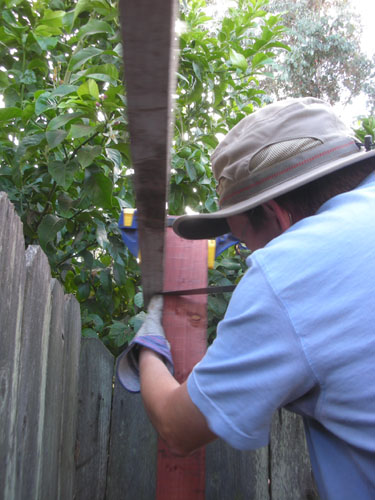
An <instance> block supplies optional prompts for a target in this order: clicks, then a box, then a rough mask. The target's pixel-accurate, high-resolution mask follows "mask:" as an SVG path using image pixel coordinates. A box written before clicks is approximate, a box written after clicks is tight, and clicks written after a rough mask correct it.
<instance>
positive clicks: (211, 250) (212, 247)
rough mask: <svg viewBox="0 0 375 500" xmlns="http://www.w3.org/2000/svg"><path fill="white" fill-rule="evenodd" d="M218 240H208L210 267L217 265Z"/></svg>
mask: <svg viewBox="0 0 375 500" xmlns="http://www.w3.org/2000/svg"><path fill="white" fill-rule="evenodd" d="M215 253H216V240H208V255H207V260H208V263H207V264H208V269H213V268H214V265H215Z"/></svg>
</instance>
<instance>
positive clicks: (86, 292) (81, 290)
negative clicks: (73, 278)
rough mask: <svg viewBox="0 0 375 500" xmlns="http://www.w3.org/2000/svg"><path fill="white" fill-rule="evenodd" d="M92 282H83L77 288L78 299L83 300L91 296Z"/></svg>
mask: <svg viewBox="0 0 375 500" xmlns="http://www.w3.org/2000/svg"><path fill="white" fill-rule="evenodd" d="M90 290H91V287H90V283H82V284H81V285H79V286H78V288H77V299H78V300H79V301H83V300H86V299H88V298H89V296H90Z"/></svg>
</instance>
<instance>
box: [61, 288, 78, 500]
mask: <svg viewBox="0 0 375 500" xmlns="http://www.w3.org/2000/svg"><path fill="white" fill-rule="evenodd" d="M80 342H81V314H80V310H79V304H78V302H77V300H76V299H75V297H73V296H72V295H68V296H66V297H65V321H64V369H63V380H64V382H63V403H62V415H63V421H62V426H61V427H62V434H61V475H60V478H59V479H60V480H59V496H58V498H59V499H61V500H72V498H73V494H74V479H75V463H74V455H75V440H76V432H77V408H78V367H79V353H80Z"/></svg>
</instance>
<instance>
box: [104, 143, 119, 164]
mask: <svg viewBox="0 0 375 500" xmlns="http://www.w3.org/2000/svg"><path fill="white" fill-rule="evenodd" d="M105 152H106V155H107V157H108V159H109V160H111V162H112V163H113V164H114V166H115V167H117V168H119V169H120V168H121V164H122V157H121V153H120V151H118V150H117V149H113V148H105Z"/></svg>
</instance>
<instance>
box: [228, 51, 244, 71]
mask: <svg viewBox="0 0 375 500" xmlns="http://www.w3.org/2000/svg"><path fill="white" fill-rule="evenodd" d="M229 59H230V62H231V63H232V65H233V66H234V67H235V68H239V69H241V70H242V71H246V70H247V66H248V65H247V61H246V58H245V57H244V56H243V55H242V54H240V53H239V52H236V51H235V50H234V49H230V51H229Z"/></svg>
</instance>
